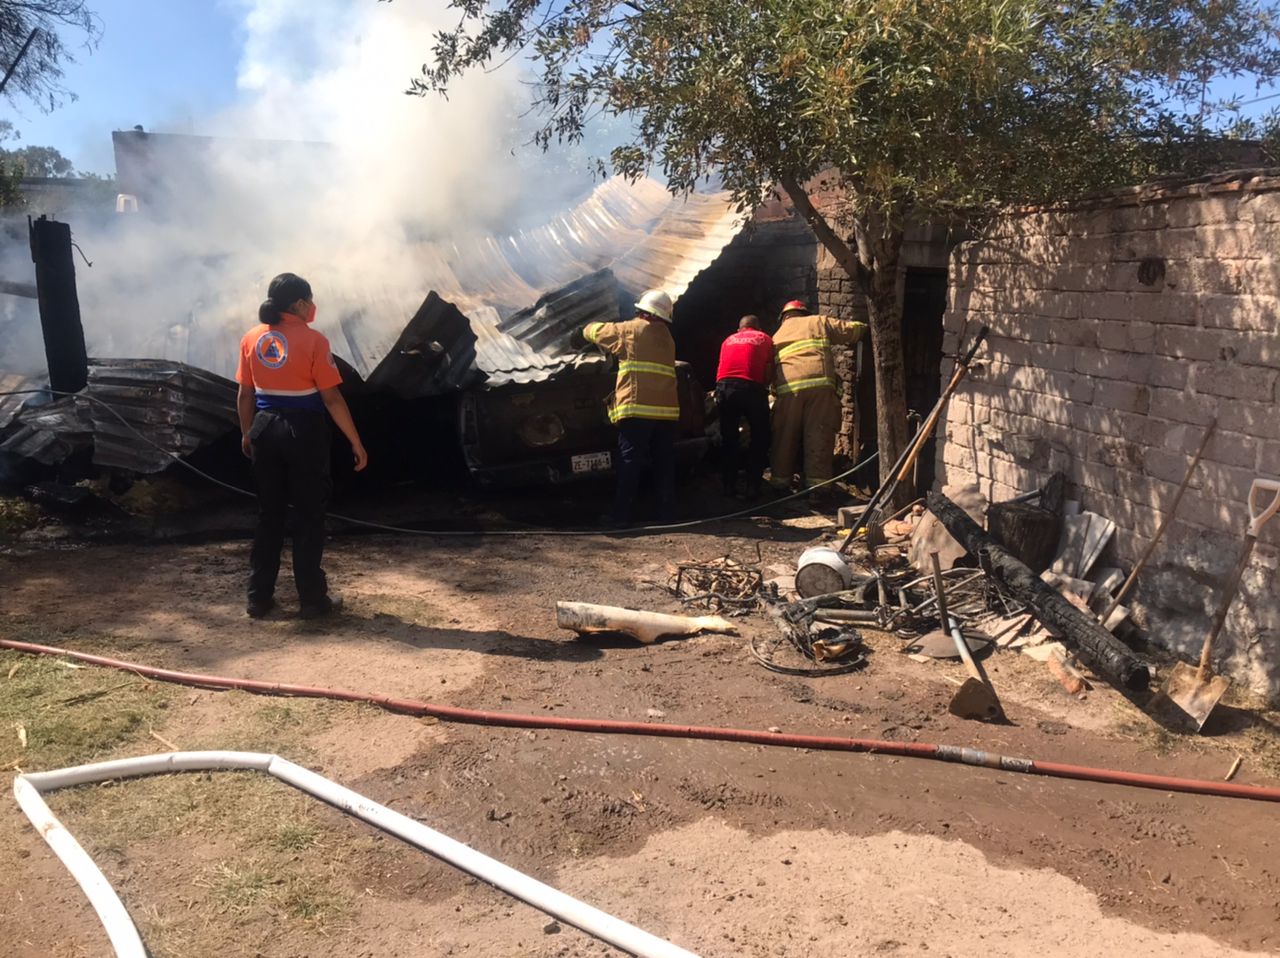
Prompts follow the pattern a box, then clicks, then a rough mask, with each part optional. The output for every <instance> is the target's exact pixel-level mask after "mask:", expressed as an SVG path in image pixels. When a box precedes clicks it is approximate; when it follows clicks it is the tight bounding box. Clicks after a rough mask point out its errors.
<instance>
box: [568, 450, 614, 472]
mask: <svg viewBox="0 0 1280 958" xmlns="http://www.w3.org/2000/svg"><path fill="white" fill-rule="evenodd" d="M569 462H570V464H571V465H572V466H573V471H574V472H575V473H580V472H601V471H602V470H605V469H608V468H609V467H610V466H612V465H613V456H611V455H610V454H609V453H607V452H589V453H587V454H586V455H583V456H574V457H573V458H572V459H570V460H569Z"/></svg>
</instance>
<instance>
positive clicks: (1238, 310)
mask: <svg viewBox="0 0 1280 958" xmlns="http://www.w3.org/2000/svg"><path fill="white" fill-rule="evenodd" d="M1278 279H1280V277H1278ZM1277 288H1280V287H1272V289H1273V291H1274V290H1275V289H1277ZM1199 317H1200V325H1201V326H1204V327H1207V328H1210V329H1237V330H1249V331H1254V332H1261V333H1274V332H1275V331H1276V330H1277V329H1280V298H1277V297H1276V296H1254V295H1248V296H1220V295H1213V296H1203V297H1201V298H1200V303H1199Z"/></svg>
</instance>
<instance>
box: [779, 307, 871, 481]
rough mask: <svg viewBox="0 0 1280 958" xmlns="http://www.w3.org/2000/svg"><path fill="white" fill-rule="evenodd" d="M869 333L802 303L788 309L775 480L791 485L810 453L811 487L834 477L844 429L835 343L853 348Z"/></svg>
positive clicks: (781, 341) (806, 466) (781, 355)
mask: <svg viewBox="0 0 1280 958" xmlns="http://www.w3.org/2000/svg"><path fill="white" fill-rule="evenodd" d="M866 330H867V327H866V324H865V323H855V322H851V321H848V320H840V319H832V318H831V317H829V316H815V315H811V314H810V313H809V309H808V307H806V306H805V304H804V303H802V302H800V301H799V300H792V301H791V302H789V303H787V305H785V306H783V307H782V318H781V324H780V325H779V326H778V331H777V332H776V333H774V334H773V345H774V349H775V353H774V367H773V391H774V395H775V399H774V403H773V446H772V449H771V450H770V459H771V460H772V462H771V470H772V482H773V483H774V484H775V485H776V486H778V487H787V488H789V487H790V485H791V477H792V476H793V475H795V473H796V466H797V465H798V463H797V458H798V455H799V453H800V451H801V448H803V450H804V479H805V484H806V485H807V486H812V485H814V484H815V483H818V482H822V481H823V480H826V479H830V478H831V474H832V459H833V456H834V454H835V445H836V432H837V431H838V430H839V428H840V398H839V396H838V395H837V393H836V381H837V380H836V369H835V363H834V362H833V361H832V359H831V347H832V345H852V344H853V343H856V342H857V341H858V340H859V339H861V338H862V335H863V333H865V332H866Z"/></svg>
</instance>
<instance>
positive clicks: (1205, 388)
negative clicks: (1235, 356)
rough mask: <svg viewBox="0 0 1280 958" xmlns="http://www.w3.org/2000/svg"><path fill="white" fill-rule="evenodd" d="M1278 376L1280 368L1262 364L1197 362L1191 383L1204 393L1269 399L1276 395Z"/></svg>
mask: <svg viewBox="0 0 1280 958" xmlns="http://www.w3.org/2000/svg"><path fill="white" fill-rule="evenodd" d="M1278 377H1280V372H1277V371H1276V370H1274V369H1265V368H1262V367H1259V366H1240V365H1238V364H1236V363H1195V364H1194V365H1193V367H1192V372H1191V385H1192V387H1193V388H1194V389H1195V391H1196V392H1197V393H1201V394H1203V395H1209V396H1222V397H1223V398H1225V399H1243V400H1246V401H1248V402H1260V403H1269V402H1273V401H1274V399H1275V393H1276V379H1277V378H1278Z"/></svg>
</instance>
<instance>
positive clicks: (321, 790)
mask: <svg viewBox="0 0 1280 958" xmlns="http://www.w3.org/2000/svg"><path fill="white" fill-rule="evenodd" d="M211 769H217V770H230V769H234V770H241V771H244V770H249V771H259V772H266V773H267V774H268V775H271V776H273V777H275V778H278V779H280V780H281V781H282V782H287V783H288V784H290V785H292V786H293V787H294V788H297V789H298V790H300V791H303V792H306V793H307V794H308V795H311V796H313V797H315V798H318V799H320V800H321V801H322V802H325V803H327V804H329V805H332V806H333V807H335V808H337V809H339V810H340V811H343V812H346V813H347V814H348V815H354V816H355V817H356V818H359V819H361V820H362V821H365V822H368V823H369V824H370V825H373V826H374V827H375V828H379V829H381V830H382V831H384V832H388V833H389V834H392V835H395V836H396V837H397V838H400V839H402V840H404V841H406V842H408V843H409V844H410V845H414V846H416V847H418V848H421V849H422V850H423V851H425V852H428V853H429V854H431V855H434V856H435V857H437V858H439V859H442V860H443V861H446V862H448V863H449V864H451V865H453V866H454V867H456V868H459V869H461V870H462V871H465V872H467V873H468V874H469V875H473V876H475V877H476V878H479V879H480V880H481V881H484V882H487V883H488V884H490V885H492V886H493V887H494V888H498V889H500V890H502V891H504V892H506V893H507V894H509V895H511V896H512V897H514V898H519V899H520V900H521V901H524V902H527V903H528V904H530V905H532V906H533V907H534V908H537V909H538V910H539V911H542V912H545V913H546V914H548V915H551V916H553V917H555V918H558V919H560V920H561V921H563V922H565V923H566V924H570V925H573V926H574V927H576V928H581V929H582V930H583V931H585V932H587V933H588V934H590V935H593V936H594V937H596V938H599V939H600V940H601V941H605V942H608V943H609V944H611V945H614V946H615V947H617V948H620V949H621V950H623V951H625V952H626V953H627V954H630V955H639V956H642V958H697V956H696V955H694V954H693V952H690V951H686V950H685V949H684V948H681V947H679V946H678V945H673V944H672V943H671V942H669V941H665V940H663V939H662V938H658V937H657V936H656V935H651V934H649V933H648V932H647V931H643V930H641V929H639V928H636V927H635V926H634V925H630V924H627V923H626V922H624V921H622V920H620V919H618V918H614V917H613V916H612V915H609V914H606V913H605V912H603V911H600V910H599V909H598V908H594V907H592V906H591V905H588V904H585V903H584V902H581V901H578V900H577V899H576V898H572V897H570V896H569V895H566V894H565V893H564V892H561V891H557V890H556V889H554V888H552V887H551V886H550V885H546V884H543V883H542V882H540V881H538V880H537V879H535V878H530V877H529V876H528V875H525V874H524V873H523V872H518V871H516V870H515V869H514V868H511V867H510V866H508V865H504V864H502V862H499V861H497V860H495V859H492V858H490V857H489V856H488V855H483V854H481V853H480V852H478V851H476V850H475V849H473V848H471V847H470V846H467V845H464V844H462V843H461V842H459V841H455V840H454V839H452V838H450V837H448V836H447V835H443V834H441V833H440V832H437V831H436V830H435V829H433V828H428V827H427V826H426V825H423V824H422V823H421V822H418V821H414V820H413V819H412V818H409V817H407V816H405V815H401V814H400V813H399V812H396V811H393V810H391V809H389V808H387V807H386V806H385V805H380V804H378V803H377V802H375V801H372V800H371V799H369V798H366V797H365V796H363V795H361V794H359V793H357V792H353V791H352V790H351V789H349V788H346V787H345V786H342V785H339V784H338V783H337V782H333V781H330V780H329V779H327V778H325V777H324V776H322V775H317V774H316V773H315V772H313V771H311V770H310V769H306V768H303V767H302V766H300V765H295V764H294V763H293V762H290V761H287V760H286V759H283V758H280V756H278V755H267V754H264V753H261V752H162V753H159V754H155V755H141V756H138V757H136V758H124V759H117V760H115V761H111V762H96V763H94V764H92V765H76V766H73V767H71V768H63V769H57V770H55V771H49V772H31V773H29V774H26V775H19V776H18V777H17V778H15V779H14V783H13V790H14V794H15V795H16V796H17V797H18V802H19V804H20V805H22V808H23V811H24V812H26V813H27V817H28V818H29V819H31V823H32V824H33V825H34V826H35V827H36V829H37V830H38V831H39V832H40V834H41V835H42V836H44V839H45V841H47V842H48V843H49V847H50V848H52V849H53V851H54V854H56V855H57V856H58V857H59V858H60V859H62V862H63V864H64V865H66V866H67V870H68V871H70V872H71V874H72V875H73V876H74V877H75V879H76V881H77V882H79V883H80V887H81V888H82V889H83V890H84V892H85V895H86V896H87V897H88V898H89V902H90V904H92V905H93V908H94V911H96V912H97V913H98V917H99V918H100V919H101V920H102V923H103V927H105V928H106V929H107V934H108V937H110V939H111V944H112V947H114V948H115V949H116V954H117V955H118V956H119V958H145V956H146V949H145V948H144V947H143V945H142V941H141V938H140V937H139V936H138V930H137V928H136V927H135V926H134V924H133V920H132V919H131V918H130V917H129V913H128V911H127V910H126V909H125V907H124V904H123V903H122V902H121V901H120V898H119V896H118V895H116V893H115V890H114V889H113V888H112V887H111V885H110V883H108V882H107V880H106V878H105V877H104V876H103V874H102V872H101V871H100V870H99V869H98V867H97V865H95V864H94V862H93V860H92V859H91V858H89V856H88V855H87V854H85V851H84V849H83V848H81V847H80V845H79V843H78V842H76V840H75V839H74V838H73V837H72V836H71V834H70V833H69V832H67V830H66V829H65V828H64V827H63V826H62V824H61V823H60V822H59V821H58V820H57V819H56V818H55V817H54V815H53V813H52V812H50V811H49V807H48V805H46V804H45V802H44V800H43V798H41V795H40V793H41V792H42V791H52V790H54V789H59V788H69V787H71V786H73V785H88V784H91V783H94V782H105V781H110V780H112V779H118V778H135V777H138V776H143V775H165V774H169V773H172V772H194V771H208V770H211Z"/></svg>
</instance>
